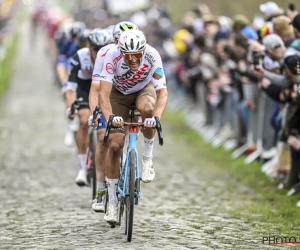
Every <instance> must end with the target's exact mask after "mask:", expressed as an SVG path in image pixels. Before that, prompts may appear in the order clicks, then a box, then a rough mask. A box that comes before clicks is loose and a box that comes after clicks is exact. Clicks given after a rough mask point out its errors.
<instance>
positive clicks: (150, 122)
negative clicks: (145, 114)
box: [144, 117, 156, 128]
mask: <svg viewBox="0 0 300 250" xmlns="http://www.w3.org/2000/svg"><path fill="white" fill-rule="evenodd" d="M144 127H145V128H155V127H156V121H155V119H154V117H152V118H146V119H145V121H144Z"/></svg>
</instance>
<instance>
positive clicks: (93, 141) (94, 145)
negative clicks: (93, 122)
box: [89, 131, 97, 198]
mask: <svg viewBox="0 0 300 250" xmlns="http://www.w3.org/2000/svg"><path fill="white" fill-rule="evenodd" d="M89 140H90V145H91V146H92V150H91V168H92V180H93V182H92V195H93V198H94V197H95V196H96V189H97V176H96V148H97V136H94V132H93V131H92V132H91V133H90V138H89Z"/></svg>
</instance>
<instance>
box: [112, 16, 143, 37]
mask: <svg viewBox="0 0 300 250" xmlns="http://www.w3.org/2000/svg"><path fill="white" fill-rule="evenodd" d="M126 30H139V28H138V27H137V26H136V25H135V24H134V23H132V22H128V21H124V22H120V23H118V24H117V25H116V26H115V27H114V30H113V37H114V39H117V40H118V39H119V38H120V35H121V33H122V32H124V31H126Z"/></svg>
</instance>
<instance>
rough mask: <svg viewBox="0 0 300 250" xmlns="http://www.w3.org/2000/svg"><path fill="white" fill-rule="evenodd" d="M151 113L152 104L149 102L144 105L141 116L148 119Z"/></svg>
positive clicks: (152, 109) (152, 110)
mask: <svg viewBox="0 0 300 250" xmlns="http://www.w3.org/2000/svg"><path fill="white" fill-rule="evenodd" d="M153 112H154V104H152V103H151V102H147V103H145V105H144V109H143V110H142V112H141V115H142V116H143V117H144V118H150V117H152V116H153Z"/></svg>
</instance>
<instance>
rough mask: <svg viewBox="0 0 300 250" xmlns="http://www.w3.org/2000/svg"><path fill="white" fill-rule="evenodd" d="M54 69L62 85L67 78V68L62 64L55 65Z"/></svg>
mask: <svg viewBox="0 0 300 250" xmlns="http://www.w3.org/2000/svg"><path fill="white" fill-rule="evenodd" d="M56 71H57V75H58V78H59V81H60V83H61V85H63V84H64V83H65V82H67V80H68V70H67V67H66V66H65V65H63V64H57V65H56Z"/></svg>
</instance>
